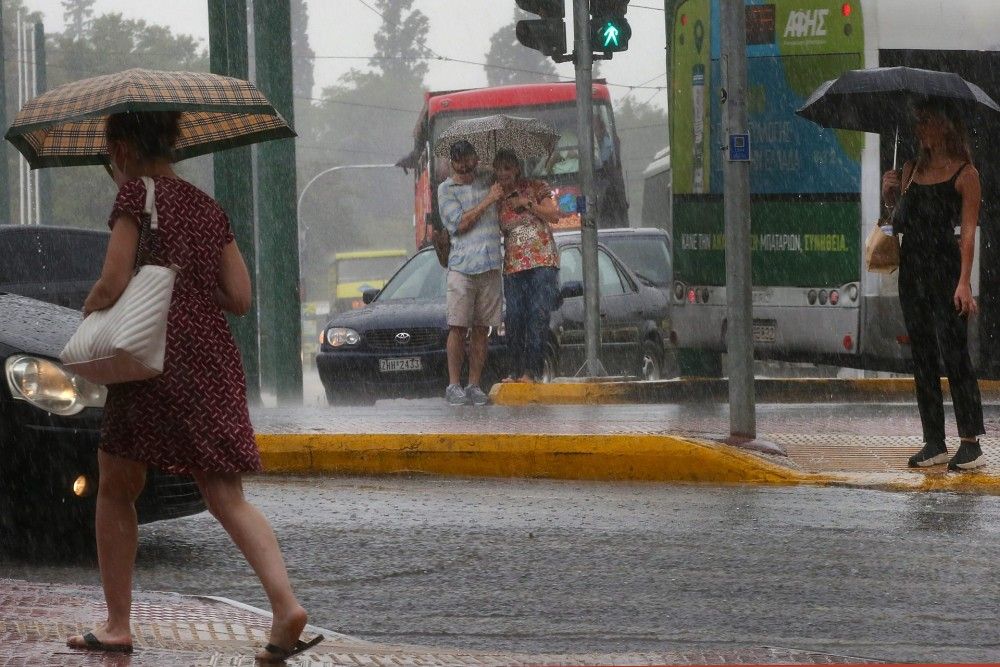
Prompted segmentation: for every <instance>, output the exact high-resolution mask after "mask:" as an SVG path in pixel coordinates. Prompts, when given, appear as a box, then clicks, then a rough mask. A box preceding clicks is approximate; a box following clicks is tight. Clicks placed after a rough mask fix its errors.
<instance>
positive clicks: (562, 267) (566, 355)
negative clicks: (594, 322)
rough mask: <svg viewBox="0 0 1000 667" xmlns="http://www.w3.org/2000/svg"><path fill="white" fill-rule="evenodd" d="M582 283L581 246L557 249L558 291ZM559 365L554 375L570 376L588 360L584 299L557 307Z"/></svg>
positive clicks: (564, 300)
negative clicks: (569, 285)
mask: <svg viewBox="0 0 1000 667" xmlns="http://www.w3.org/2000/svg"><path fill="white" fill-rule="evenodd" d="M571 282H579V283H580V284H581V285H582V284H583V257H582V256H581V254H580V246H569V247H565V248H560V254H559V289H560V290H561V289H562V288H563V287H564V286H565V285H566V284H568V283H571ZM557 334H558V336H559V355H558V357H559V365H558V368H557V369H556V375H560V376H569V377H573V376H574V375H576V372H577V371H578V370H579V369H580V367H581V366H583V362H584V361H585V360H586V358H587V353H586V347H585V342H584V326H583V297H582V296H574V297H569V298H567V299H563V302H562V306H560V308H559V328H558V330H557Z"/></svg>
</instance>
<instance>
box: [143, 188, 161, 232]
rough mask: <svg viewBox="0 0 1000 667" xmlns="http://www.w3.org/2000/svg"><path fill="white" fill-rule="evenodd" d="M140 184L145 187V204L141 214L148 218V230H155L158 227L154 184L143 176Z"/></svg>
mask: <svg viewBox="0 0 1000 667" xmlns="http://www.w3.org/2000/svg"><path fill="white" fill-rule="evenodd" d="M142 184H143V185H145V186H146V204H145V206H143V208H142V212H143V213H145V214H146V215H148V216H149V228H150V229H153V230H155V229H156V228H157V227H158V226H159V223H158V218H157V216H156V182H155V181H153V179H152V178H150V177H149V176H143V177H142Z"/></svg>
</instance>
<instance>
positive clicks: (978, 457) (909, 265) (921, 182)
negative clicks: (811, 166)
mask: <svg viewBox="0 0 1000 667" xmlns="http://www.w3.org/2000/svg"><path fill="white" fill-rule="evenodd" d="M914 121H915V122H914V125H915V134H916V135H917V139H918V140H919V142H920V155H919V157H918V158H917V160H916V162H915V163H914V162H907V163H906V164H905V165H904V166H903V174H902V182H903V183H905V184H906V186H905V187H903V188H902V194H900V177H899V174H897V173H896V171H895V170H892V171H888V172H886V173H885V174H884V175H883V176H882V197H883V199H884V201H885V202H886V205H887V206H888V207H891V206H892V205H894V204H895V203H896V202H897V201H898V206H897V207H896V213H895V216H894V218H893V231H894V233H897V234H902V237H901V240H900V260H899V301H900V305H901V306H902V310H903V319H904V321H905V322H906V330H907V333H908V334H909V338H910V346H911V351H912V355H913V377H914V383H915V385H916V394H917V407H918V408H919V410H920V422H921V425H922V427H923V436H924V446H923V448H921V450H920V451H919V452H917V453H916V454H914V455H913V456H911V457H910V460H909V465H910V466H911V467H927V466H932V465H936V464H940V463H944V462H946V461H947V462H948V469H949V470H967V469H971V468H976V467H979V466H980V465H982V464H983V463H984V462H985V461H984V459H983V458H982V449H981V448H980V446H979V440H978V436H979V435H980V434H982V433H984V432H985V429H984V428H983V408H982V401H981V398H980V395H979V385H978V383H977V382H976V374H975V371H974V370H973V368H972V362H971V360H970V358H969V350H968V338H967V325H968V317H969V315H973V314H975V313H976V312H977V310H978V307H977V304H976V300H975V299H974V298H973V296H972V285H971V280H972V259H973V255H974V254H975V243H976V240H975V239H976V236H975V234H976V225H977V223H978V219H979V205H980V198H981V194H982V190H981V187H980V182H979V172H978V171H977V170H976V168H975V166H974V165H973V164H972V156H971V153H970V151H969V148H968V140H967V139H966V136H965V131H964V129H963V127H962V124H961V120H960V118H959V117H958V115H957V114H955V113H953V111H952V110H951V109H950V108H949V107H947V106H946V105H944V104H942V103H939V102H933V101H925V102H922V103H918V104H916V105H915V107H914ZM955 227H960V228H961V235H960V236H959V237H956V236H955V231H954V230H955ZM942 360H943V361H944V367H945V372H946V374H947V376H948V385H949V388H950V391H951V396H952V402H953V404H954V408H955V420H956V422H957V423H958V435H959V437H960V438H961V443H960V445H959V448H958V451H957V452H956V453H955V455H954V456H952V457H950V458H949V456H948V448H947V447H946V446H945V433H944V401H943V396H942V393H941V379H940V376H941V364H940V361H942Z"/></svg>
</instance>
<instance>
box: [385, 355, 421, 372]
mask: <svg viewBox="0 0 1000 667" xmlns="http://www.w3.org/2000/svg"><path fill="white" fill-rule="evenodd" d="M378 369H379V371H381V372H383V373H397V372H399V371H420V370H423V369H424V366H423V364H422V363H420V357H403V358H402V359H379V360H378Z"/></svg>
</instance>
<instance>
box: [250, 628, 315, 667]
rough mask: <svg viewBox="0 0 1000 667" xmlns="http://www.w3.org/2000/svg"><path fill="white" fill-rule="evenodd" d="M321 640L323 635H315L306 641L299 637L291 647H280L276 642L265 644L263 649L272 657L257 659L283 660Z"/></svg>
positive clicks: (266, 660) (273, 661)
mask: <svg viewBox="0 0 1000 667" xmlns="http://www.w3.org/2000/svg"><path fill="white" fill-rule="evenodd" d="M321 641H323V635H316V636H315V637H313V638H312V639H310V640H309V641H308V642H304V641H302V640H301V639H299V640H298V641H296V642H295V646H293V647H292V648H282V647H280V646H278V645H276V644H268V645H267V646H265V647H264V650H265V651H267V652H268V653H270V654H271V655H272V656H273V657H270V658H258V660H257V661H258V662H263V663H277V662H284V661H286V660H288V659H289V658H291V657H292V656H294V655H298V654H299V653H302V652H303V651H308V650H309V649H311V648H312V647H313V646H316V644H319V643H320V642H321Z"/></svg>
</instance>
